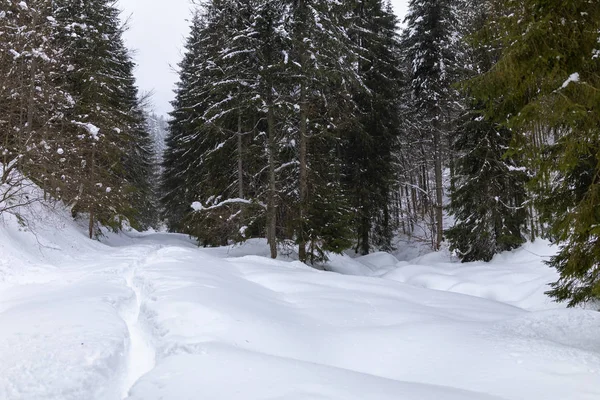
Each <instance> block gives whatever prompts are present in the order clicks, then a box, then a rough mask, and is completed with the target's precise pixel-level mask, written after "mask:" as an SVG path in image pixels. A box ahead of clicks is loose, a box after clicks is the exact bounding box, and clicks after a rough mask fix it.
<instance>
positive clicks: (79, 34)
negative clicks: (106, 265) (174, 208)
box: [53, 0, 151, 237]
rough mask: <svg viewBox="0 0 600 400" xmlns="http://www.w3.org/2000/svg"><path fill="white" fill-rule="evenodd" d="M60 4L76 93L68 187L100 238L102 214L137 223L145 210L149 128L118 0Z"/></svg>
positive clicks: (68, 83)
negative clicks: (145, 124) (144, 126)
mask: <svg viewBox="0 0 600 400" xmlns="http://www.w3.org/2000/svg"><path fill="white" fill-rule="evenodd" d="M53 6H54V13H53V14H54V17H55V18H56V20H57V21H58V23H59V24H60V26H62V27H64V28H63V30H62V31H61V32H60V33H59V35H57V37H56V41H57V43H59V44H60V45H62V46H63V47H64V49H65V52H64V54H65V57H66V58H67V60H68V62H69V67H68V72H67V74H65V78H64V79H65V87H66V88H67V90H68V91H69V93H70V94H71V95H72V96H73V98H74V107H73V109H72V110H71V112H70V113H69V114H66V115H65V120H66V121H65V122H66V123H67V125H66V126H65V127H64V130H63V135H69V137H70V138H72V140H71V141H70V142H68V143H67V146H65V147H66V148H65V149H64V151H65V152H66V153H67V154H69V155H70V158H69V159H70V160H71V161H70V163H69V164H68V165H66V166H65V167H66V169H67V170H68V172H69V175H68V176H66V175H65V179H64V181H63V188H64V190H63V194H64V195H65V196H68V197H70V198H71V199H72V200H73V203H72V206H73V212H74V213H80V212H85V213H87V214H88V216H89V233H90V237H92V236H93V234H94V229H95V225H96V221H99V222H101V223H103V224H106V225H110V226H113V227H114V228H118V227H120V225H121V222H122V220H123V219H129V220H130V222H132V223H133V224H134V225H135V224H136V218H138V217H139V212H140V211H144V210H139V209H140V208H144V206H143V205H142V203H143V201H144V200H143V198H144V196H145V194H144V193H146V192H147V188H148V185H147V181H146V179H147V174H146V172H147V171H148V165H149V160H150V157H151V155H150V153H149V148H148V135H147V132H145V131H144V128H143V115H142V113H141V108H140V104H139V99H138V98H137V89H136V88H135V84H134V78H133V67H134V65H133V63H132V61H131V58H130V56H129V55H128V53H127V50H126V48H125V46H124V43H123V39H122V35H123V29H122V27H121V25H120V22H119V11H118V10H117V9H116V8H115V6H114V4H113V2H111V1H108V0H92V1H83V0H77V1H67V0H57V1H55V2H54V3H53ZM146 211H147V210H146Z"/></svg>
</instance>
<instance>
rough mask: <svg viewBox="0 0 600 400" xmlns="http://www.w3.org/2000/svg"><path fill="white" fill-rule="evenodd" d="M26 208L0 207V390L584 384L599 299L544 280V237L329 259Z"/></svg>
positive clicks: (247, 392) (72, 395)
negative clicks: (482, 259)
mask: <svg viewBox="0 0 600 400" xmlns="http://www.w3.org/2000/svg"><path fill="white" fill-rule="evenodd" d="M39 215H40V218H39V220H37V222H36V218H35V213H34V215H33V216H32V217H30V219H31V220H32V221H30V222H32V223H34V226H35V228H34V229H35V232H36V233H35V235H34V234H33V233H32V232H30V231H27V230H25V229H24V228H23V227H22V226H21V225H19V223H18V220H17V218H15V217H14V216H12V215H4V217H3V219H2V222H0V399H2V400H4V399H6V400H42V399H43V400H46V399H48V400H49V399H53V400H54V399H56V400H59V399H60V400H95V399H98V400H117V399H124V398H127V399H131V400H158V399H164V400H197V399H214V400H234V399H235V400H241V399H243V400H258V399H261V400H267V399H268V400H276V399H280V400H283V399H285V400H306V399H315V400H316V399H320V400H321V399H323V400H325V399H327V400H333V399H336V400H350V399H356V400H359V399H360V400H364V399H369V400H384V399H389V400H398V399H402V400H455V399H456V400H487V399H496V400H497V399H506V400H508V399H514V400H525V399H527V400H532V399H543V400H553V399H555V400H569V399H572V400H587V399H589V400H592V399H593V400H597V399H600V313H598V312H595V311H591V310H589V311H586V310H580V309H579V310H577V309H571V310H567V309H564V307H562V306H560V305H556V304H553V303H551V302H550V301H549V300H548V299H547V298H546V297H545V296H544V294H543V292H544V291H545V290H546V289H547V287H546V286H545V285H546V283H548V282H550V281H552V280H554V279H555V275H554V273H553V272H552V271H551V270H549V269H548V268H547V267H545V266H544V265H543V264H542V260H543V258H544V256H548V255H549V254H551V253H552V249H550V248H549V246H548V244H546V243H544V242H539V243H536V244H531V245H528V246H526V247H525V248H524V249H521V250H517V251H514V252H512V253H508V254H504V255H501V256H498V257H497V258H496V259H494V260H493V262H492V263H490V264H483V263H479V264H467V265H460V264H457V263H453V262H452V260H451V259H450V257H449V256H447V255H444V254H431V255H427V256H423V257H420V258H418V259H415V260H412V261H409V262H406V261H403V262H399V261H398V260H397V259H395V258H394V257H393V256H391V255H388V254H383V253H377V254H372V255H369V256H366V257H362V258H358V259H351V258H349V257H336V258H334V259H333V260H332V263H331V265H329V266H328V268H329V269H332V270H335V271H338V272H342V273H343V274H340V273H337V272H326V271H317V270H315V269H312V268H309V267H307V266H305V265H303V264H301V263H299V262H297V261H296V262H294V261H288V260H277V261H274V260H270V259H267V258H264V257H261V255H264V254H265V251H266V248H265V247H264V245H263V243H261V242H260V241H253V242H250V243H249V244H248V245H247V246H242V247H236V248H232V249H226V248H221V249H198V248H196V247H195V246H194V244H193V243H192V242H190V241H189V240H188V239H187V238H186V237H184V236H180V235H169V234H162V233H147V234H138V233H130V234H128V235H121V236H115V235H113V236H109V237H108V238H107V239H106V240H105V243H104V244H101V243H98V242H94V241H89V240H88V239H86V238H85V235H84V234H83V233H82V229H80V228H79V227H77V226H76V225H75V224H73V223H72V222H70V221H69V218H68V216H67V215H64V214H61V213H60V212H57V213H48V212H47V211H44V210H43V209H40V210H39Z"/></svg>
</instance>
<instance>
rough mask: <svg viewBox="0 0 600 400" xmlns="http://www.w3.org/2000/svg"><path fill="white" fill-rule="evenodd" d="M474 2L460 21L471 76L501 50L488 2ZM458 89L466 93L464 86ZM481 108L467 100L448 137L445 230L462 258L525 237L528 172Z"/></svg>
mask: <svg viewBox="0 0 600 400" xmlns="http://www.w3.org/2000/svg"><path fill="white" fill-rule="evenodd" d="M478 5H479V8H474V10H476V11H470V12H469V13H468V14H467V21H463V23H464V25H463V29H464V30H465V35H467V36H468V37H469V44H470V46H469V47H467V52H466V55H467V59H468V60H469V61H470V63H469V65H470V70H471V71H470V74H471V75H476V74H477V73H481V72H487V71H489V70H490V69H491V68H493V66H494V64H495V63H496V62H497V59H498V56H499V54H500V52H501V48H498V46H497V45H494V42H493V41H492V40H490V39H492V38H493V36H490V35H492V32H491V31H490V30H488V29H487V27H488V26H490V25H491V23H492V20H493V18H495V17H496V15H495V14H494V11H493V8H492V7H491V4H490V2H485V3H484V4H478ZM462 92H463V94H464V95H465V96H469V90H468V88H463V91H462ZM485 108H486V107H485V104H483V103H482V101H479V100H477V99H471V100H470V101H468V102H467V104H466V108H465V110H464V111H463V112H462V115H461V117H459V118H458V120H457V122H456V125H457V129H456V130H455V131H454V132H453V133H452V139H451V142H450V151H451V152H452V154H453V155H454V157H455V161H454V165H453V167H454V175H453V177H452V184H451V193H450V205H449V207H448V210H449V213H450V215H452V216H454V218H455V225H454V226H453V227H452V228H451V229H449V230H447V231H446V233H445V234H446V237H447V238H448V240H449V242H450V249H451V250H453V251H456V253H457V254H458V256H459V258H460V259H461V260H462V261H463V262H468V261H477V260H483V261H490V260H491V259H492V257H493V256H494V255H495V254H497V253H500V252H502V251H507V250H512V249H514V248H516V247H518V246H520V245H521V244H522V243H523V242H524V241H525V238H524V233H525V230H526V227H525V226H526V222H527V216H528V212H527V211H528V207H527V202H528V193H527V191H526V183H527V181H528V176H527V174H526V171H525V167H524V166H522V165H519V162H518V159H517V157H516V156H515V155H514V154H510V153H507V150H508V149H509V146H510V144H511V141H512V131H511V130H510V129H508V128H507V127H505V126H502V125H500V124H498V123H496V122H494V121H493V120H492V119H491V118H490V117H489V116H486V115H485V113H484V112H483V111H482V110H485Z"/></svg>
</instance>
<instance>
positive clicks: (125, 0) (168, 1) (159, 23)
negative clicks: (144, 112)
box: [119, 0, 408, 114]
mask: <svg viewBox="0 0 600 400" xmlns="http://www.w3.org/2000/svg"><path fill="white" fill-rule="evenodd" d="M119 3H120V8H121V9H122V10H123V18H126V17H130V20H129V31H128V32H127V33H126V35H125V40H126V41H127V46H128V47H129V48H131V49H132V50H133V51H134V58H135V62H136V63H137V64H138V66H137V68H136V71H135V74H136V78H137V82H138V86H139V87H140V90H141V91H142V92H149V91H152V92H153V93H154V96H153V97H152V102H153V104H154V109H155V111H156V112H157V113H158V114H166V113H167V112H168V111H169V110H170V109H171V106H170V104H169V102H170V101H171V100H172V99H173V88H174V85H175V82H176V81H177V73H176V72H174V70H173V68H175V67H176V65H177V63H178V62H179V60H180V59H181V53H182V51H183V50H182V49H183V44H184V42H185V37H186V35H187V33H188V29H189V17H190V13H191V9H192V6H191V4H190V0H119ZM392 3H393V4H394V7H395V9H396V13H397V14H398V15H399V16H400V17H401V19H402V18H403V17H404V14H405V12H406V4H407V3H408V0H392Z"/></svg>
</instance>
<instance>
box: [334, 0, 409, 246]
mask: <svg viewBox="0 0 600 400" xmlns="http://www.w3.org/2000/svg"><path fill="white" fill-rule="evenodd" d="M353 14H354V19H353V24H352V27H351V29H350V30H349V32H350V37H351V38H352V40H353V42H354V44H355V47H356V48H357V53H358V55H359V58H358V61H357V62H358V65H359V74H360V77H361V80H362V82H363V84H364V88H362V87H360V88H358V89H356V90H355V91H354V101H355V102H356V105H357V108H358V110H357V120H356V121H355V125H354V127H353V128H351V129H349V130H348V133H347V135H346V136H345V138H344V159H343V162H344V167H343V169H344V171H345V179H344V184H345V185H346V186H347V187H348V189H349V196H350V198H351V204H352V207H353V209H354V210H355V215H354V218H353V219H354V226H355V232H356V239H357V240H356V250H357V251H358V252H360V253H361V254H368V253H369V250H370V249H371V246H375V247H376V248H379V249H381V250H390V249H391V248H392V243H391V242H392V237H393V235H394V233H395V223H394V221H393V218H392V216H391V214H392V212H391V210H390V207H391V206H392V196H393V192H394V191H395V190H397V187H396V179H397V176H396V165H395V161H394V154H395V153H396V152H397V150H398V143H399V140H398V138H399V135H400V126H401V124H400V121H399V116H400V103H399V102H400V100H401V98H400V96H398V93H400V90H401V89H400V83H401V80H402V72H401V67H400V64H401V62H400V43H399V38H398V35H397V33H396V30H397V21H396V17H395V16H394V14H393V11H392V10H391V9H390V8H389V7H387V6H386V5H385V4H384V2H383V1H381V0H360V1H355V2H354V3H353ZM365 89H366V90H365Z"/></svg>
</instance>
